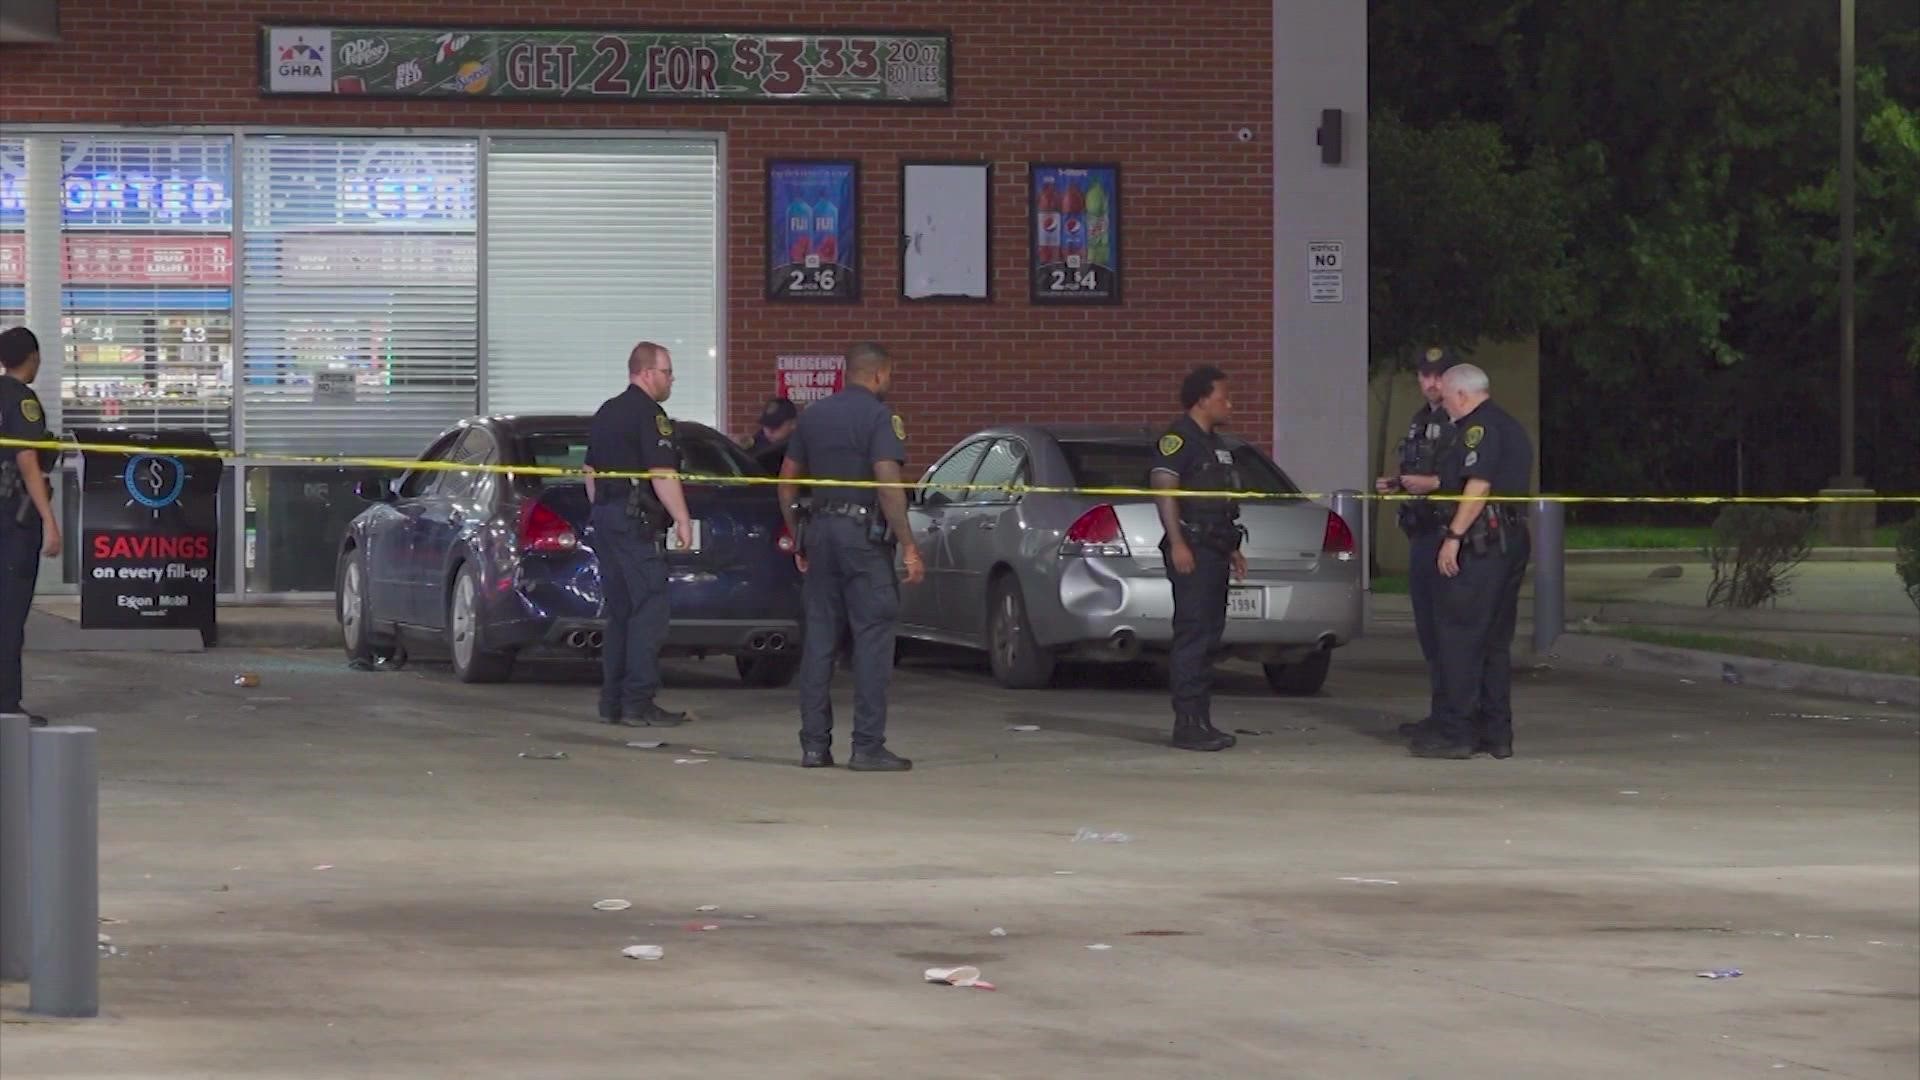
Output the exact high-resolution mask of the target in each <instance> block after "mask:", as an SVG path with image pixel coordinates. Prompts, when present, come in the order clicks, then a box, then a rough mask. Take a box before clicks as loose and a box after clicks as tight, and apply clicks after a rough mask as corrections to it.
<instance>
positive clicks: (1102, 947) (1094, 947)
mask: <svg viewBox="0 0 1920 1080" xmlns="http://www.w3.org/2000/svg"><path fill="white" fill-rule="evenodd" d="M1087 948H1088V950H1090V951H1092V952H1106V951H1107V950H1109V949H1111V948H1113V946H1111V945H1089V946H1087Z"/></svg>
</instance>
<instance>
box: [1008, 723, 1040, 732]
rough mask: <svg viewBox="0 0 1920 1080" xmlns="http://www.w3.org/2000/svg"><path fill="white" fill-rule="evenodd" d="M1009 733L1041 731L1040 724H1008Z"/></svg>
mask: <svg viewBox="0 0 1920 1080" xmlns="http://www.w3.org/2000/svg"><path fill="white" fill-rule="evenodd" d="M1007 730H1008V731H1039V730H1040V725H1039V724H1008V725H1007Z"/></svg>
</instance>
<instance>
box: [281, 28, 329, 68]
mask: <svg viewBox="0 0 1920 1080" xmlns="http://www.w3.org/2000/svg"><path fill="white" fill-rule="evenodd" d="M302 60H311V61H313V62H314V63H316V64H323V63H326V60H327V47H326V46H325V45H309V44H307V39H306V36H305V35H301V36H300V37H297V38H294V39H293V44H291V45H282V46H280V62H281V63H283V64H292V63H298V62H300V61H302Z"/></svg>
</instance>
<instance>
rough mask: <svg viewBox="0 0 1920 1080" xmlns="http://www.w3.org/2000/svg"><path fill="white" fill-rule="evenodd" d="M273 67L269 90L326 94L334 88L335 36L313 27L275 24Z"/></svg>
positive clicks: (271, 48) (271, 41)
mask: <svg viewBox="0 0 1920 1080" xmlns="http://www.w3.org/2000/svg"><path fill="white" fill-rule="evenodd" d="M267 45H268V48H269V50H270V51H269V52H268V56H269V57H270V58H271V59H272V63H273V70H272V71H271V72H270V73H269V76H270V77H269V80H268V87H267V88H268V89H269V90H275V91H279V92H281V93H295V94H324V93H328V92H331V91H332V90H333V35H332V32H331V31H328V30H319V29H314V28H312V27H287V28H280V27H275V28H274V29H273V30H272V31H271V32H270V38H269V40H268V42H267Z"/></svg>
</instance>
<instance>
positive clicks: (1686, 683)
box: [1680, 679, 1700, 686]
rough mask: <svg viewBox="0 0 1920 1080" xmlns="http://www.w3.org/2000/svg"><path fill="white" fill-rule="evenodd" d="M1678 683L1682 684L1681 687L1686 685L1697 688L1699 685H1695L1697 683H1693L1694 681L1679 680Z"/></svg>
mask: <svg viewBox="0 0 1920 1080" xmlns="http://www.w3.org/2000/svg"><path fill="white" fill-rule="evenodd" d="M1680 682H1681V683H1682V684H1683V685H1686V686H1698V685H1700V684H1699V683H1697V682H1694V681H1693V680H1692V679H1681V680H1680Z"/></svg>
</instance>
